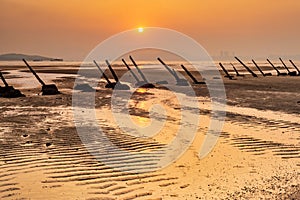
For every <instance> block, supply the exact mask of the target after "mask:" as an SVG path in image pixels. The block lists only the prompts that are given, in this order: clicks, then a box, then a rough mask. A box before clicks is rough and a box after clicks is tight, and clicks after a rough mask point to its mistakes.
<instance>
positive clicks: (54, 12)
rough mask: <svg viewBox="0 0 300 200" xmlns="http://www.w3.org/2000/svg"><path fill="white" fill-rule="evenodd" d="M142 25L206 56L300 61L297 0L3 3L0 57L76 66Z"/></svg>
mask: <svg viewBox="0 0 300 200" xmlns="http://www.w3.org/2000/svg"><path fill="white" fill-rule="evenodd" d="M140 26H143V27H165V28H170V29H174V30H177V31H180V32H182V33H184V34H186V35H188V36H190V37H192V38H194V39H195V40H197V41H198V42H199V43H200V44H201V45H203V46H204V47H205V48H206V49H207V51H208V52H209V53H210V54H211V55H218V54H220V51H228V52H235V54H236V55H240V56H249V57H251V56H253V57H264V56H269V55H271V54H278V55H295V54H299V55H300V1H299V0H263V1H262V0H243V1H242V0H226V1H220V0H185V1H183V0H151V1H146V0H143V1H142V0H109V1H108V0H85V1H84V0H39V1H38V0H26V1H23V0H0V34H1V35H0V36H1V37H0V44H1V45H0V54H3V53H11V52H16V53H26V54H40V55H46V56H52V57H62V58H64V59H67V60H81V59H84V57H85V56H86V55H87V54H88V53H89V52H90V51H91V50H92V49H93V48H94V47H95V46H96V45H97V44H99V43H100V42H101V41H103V40H104V39H106V38H108V37H109V36H111V35H113V34H116V33H118V32H121V31H124V30H127V29H133V28H137V27H140Z"/></svg>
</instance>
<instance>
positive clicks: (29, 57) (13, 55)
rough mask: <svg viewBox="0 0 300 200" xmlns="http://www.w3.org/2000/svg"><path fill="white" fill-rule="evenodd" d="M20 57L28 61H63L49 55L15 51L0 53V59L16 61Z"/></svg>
mask: <svg viewBox="0 0 300 200" xmlns="http://www.w3.org/2000/svg"><path fill="white" fill-rule="evenodd" d="M22 59H25V60H28V61H63V59H60V58H49V57H45V56H39V55H26V54H16V53H9V54H2V55H0V61H17V60H22Z"/></svg>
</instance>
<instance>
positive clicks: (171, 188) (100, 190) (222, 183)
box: [0, 62, 300, 200]
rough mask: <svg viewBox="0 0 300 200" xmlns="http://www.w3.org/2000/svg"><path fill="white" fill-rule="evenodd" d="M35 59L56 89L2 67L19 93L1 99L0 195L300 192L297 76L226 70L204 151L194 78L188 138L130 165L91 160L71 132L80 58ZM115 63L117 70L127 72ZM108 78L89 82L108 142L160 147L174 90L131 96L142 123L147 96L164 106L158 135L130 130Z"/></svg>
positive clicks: (201, 90) (174, 116)
mask: <svg viewBox="0 0 300 200" xmlns="http://www.w3.org/2000/svg"><path fill="white" fill-rule="evenodd" d="M260 64H261V63H260ZM296 64H297V65H298V66H300V65H299V64H300V63H299V62H296ZM34 67H35V69H36V71H37V72H38V73H39V75H40V76H41V78H42V79H43V80H44V81H45V82H46V83H49V84H50V83H55V84H56V85H57V87H58V88H59V90H60V92H61V94H58V95H51V96H42V95H38V93H40V88H41V87H40V85H39V83H38V82H37V81H36V79H35V78H34V77H33V76H32V74H31V73H30V72H29V71H28V70H27V69H26V68H25V67H21V66H20V65H18V64H16V65H10V64H6V65H3V66H1V70H2V71H5V72H6V74H5V77H6V79H7V82H8V83H9V84H11V85H13V86H14V87H15V88H16V89H19V90H21V92H22V93H23V94H25V95H26V97H21V98H13V99H8V98H1V99H0V107H1V109H0V112H1V114H0V118H1V120H0V199H88V200H100V199H124V200H125V199H128V200H129V199H148V200H150V199H152V200H153V199H188V200H189V199H300V192H299V191H300V184H299V183H300V174H299V173H300V143H299V141H300V137H299V134H300V119H299V112H300V93H299V87H300V76H276V75H273V76H269V77H262V76H259V77H257V78H255V77H251V76H250V75H249V74H247V75H246V76H245V77H238V78H236V79H235V80H229V79H227V78H223V81H224V86H225V91H226V96H227V105H226V119H225V124H224V126H223V129H222V132H221V134H220V137H219V138H218V141H217V144H216V145H215V147H214V148H213V150H212V151H211V152H210V153H209V154H208V155H207V156H206V157H205V158H202V159H199V157H198V152H199V149H200V147H201V144H202V142H203V140H204V137H205V135H206V134H207V130H208V127H209V123H210V118H211V100H210V96H209V91H208V90H207V87H206V86H205V85H204V84H202V85H195V84H192V88H193V89H194V91H195V94H196V96H197V97H196V100H197V104H199V115H200V116H201V121H200V123H199V124H198V125H197V126H198V127H197V133H196V135H195V138H194V140H193V141H192V143H191V145H190V146H189V147H188V149H187V150H186V151H185V152H184V153H183V154H182V155H181V156H180V157H179V158H178V160H176V161H174V162H173V163H171V164H170V165H168V166H166V167H164V168H162V169H159V170H155V171H153V172H145V173H130V172H127V171H119V170H116V169H114V168H112V167H110V166H107V165H106V164H105V163H103V162H101V161H99V160H97V159H96V158H95V156H93V155H92V154H91V153H90V152H89V151H88V149H87V146H85V144H83V143H82V140H81V138H80V136H79V135H78V133H77V130H76V126H75V122H74V113H73V108H72V92H73V87H74V81H75V79H76V78H77V75H76V73H77V70H78V68H79V65H78V63H77V64H76V63H66V64H65V63H64V64H61V63H58V64H55V65H54V66H53V64H51V63H50V64H45V65H41V64H39V63H37V64H35V66H34ZM149 67H151V66H149ZM114 68H115V69H116V72H117V74H118V76H121V74H122V73H124V71H126V70H125V68H124V67H118V66H117V67H114ZM179 73H182V74H183V75H184V76H185V77H187V76H186V74H184V72H183V71H182V70H181V71H180V72H179ZM230 73H231V74H232V73H234V72H233V71H230ZM242 73H244V72H243V71H242ZM193 74H196V73H193ZM195 76H196V77H197V78H199V79H200V78H201V77H200V76H199V75H197V74H196V75H195ZM109 78H110V79H112V76H109ZM187 79H189V78H188V77H187ZM105 84H106V83H105V80H101V82H100V83H99V84H98V85H97V86H96V87H95V88H94V89H96V91H95V110H96V118H97V122H98V125H99V126H100V127H101V129H102V130H103V132H104V133H105V134H106V135H107V136H108V138H109V139H110V141H112V143H114V144H115V145H117V146H119V147H120V148H122V149H125V150H127V151H134V152H139V151H145V150H152V149H157V148H161V147H163V146H164V145H165V144H166V143H168V142H169V141H170V140H171V139H172V137H174V133H175V132H176V131H177V129H178V126H179V124H180V120H181V119H180V106H181V105H179V104H178V102H177V100H176V98H172V97H173V96H174V94H172V92H171V91H168V90H165V89H163V88H159V87H156V88H147V89H144V90H143V91H140V92H138V93H135V94H134V95H133V96H132V98H131V103H130V108H131V110H130V111H131V112H130V115H131V117H132V119H133V121H135V122H136V124H138V125H140V126H147V124H149V118H150V116H149V108H150V107H151V105H153V104H156V103H158V104H161V105H163V107H164V108H165V110H166V111H167V113H168V115H167V116H168V118H167V119H166V120H167V122H166V124H165V126H166V128H164V129H162V132H161V133H160V134H158V135H155V136H154V137H153V138H137V137H134V136H132V135H129V134H127V133H126V132H125V133H124V132H122V130H121V129H120V128H119V127H118V125H117V124H116V122H115V121H114V118H113V117H112V115H111V106H110V104H111V96H112V90H111V89H108V88H105ZM1 85H2V84H1ZM124 92H126V91H124ZM172 95H173V96H172ZM174 97H175V96H174ZM194 100H195V99H194ZM196 100H195V101H196ZM190 112H191V113H192V112H194V110H193V109H192V108H191V109H190ZM193 114H195V113H193ZM196 114H197V113H196ZM159 120H160V119H159V118H158V119H157V121H159ZM93 148H94V147H93ZM95 148H97V147H95ZM114 153H115V152H112V154H114ZM108 156H109V155H108ZM143 162H144V161H143V159H140V160H139V159H137V160H134V162H133V163H139V164H143ZM145 162H147V161H145ZM114 163H115V164H117V165H118V164H119V165H122V164H123V165H126V159H125V158H122V157H121V156H119V157H118V156H117V155H116V156H115V157H114Z"/></svg>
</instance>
